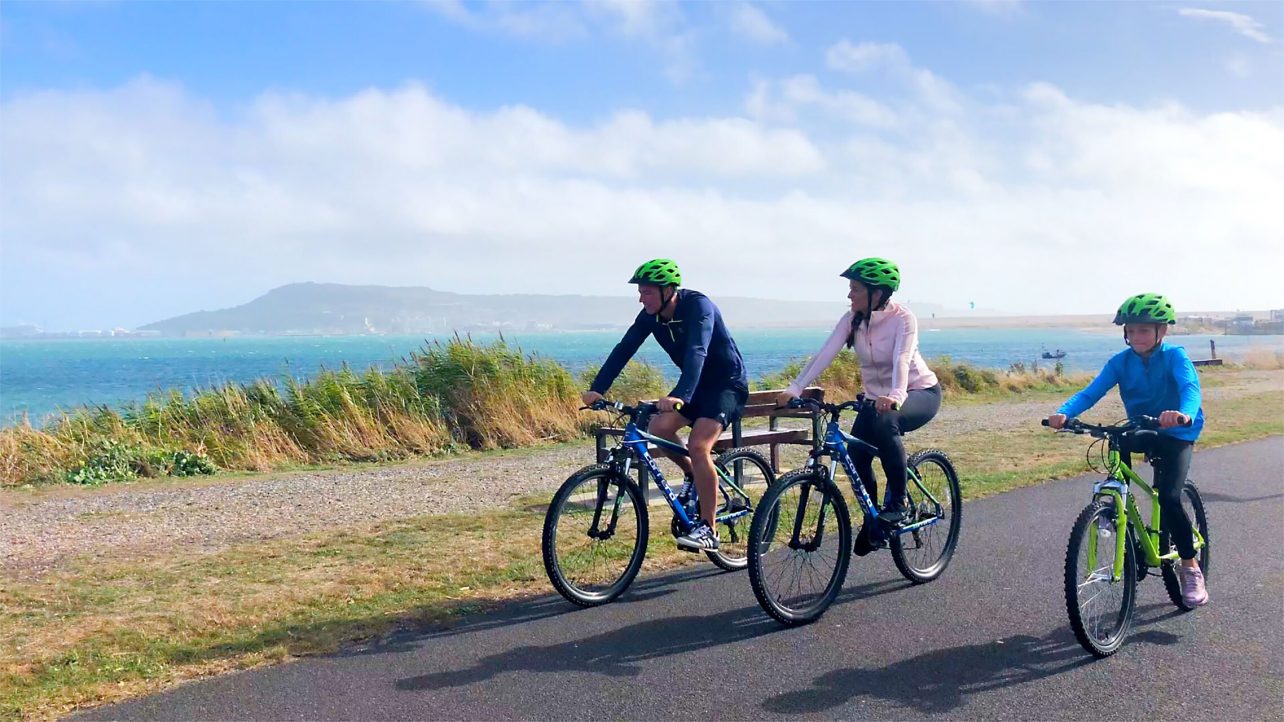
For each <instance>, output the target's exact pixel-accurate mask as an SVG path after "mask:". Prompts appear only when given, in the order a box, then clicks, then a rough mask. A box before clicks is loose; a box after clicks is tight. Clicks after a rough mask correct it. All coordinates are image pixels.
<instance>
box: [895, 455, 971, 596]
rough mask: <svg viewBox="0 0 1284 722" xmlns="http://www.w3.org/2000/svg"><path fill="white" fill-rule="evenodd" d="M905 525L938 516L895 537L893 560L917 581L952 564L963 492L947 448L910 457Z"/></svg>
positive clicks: (961, 517)
mask: <svg viewBox="0 0 1284 722" xmlns="http://www.w3.org/2000/svg"><path fill="white" fill-rule="evenodd" d="M908 466H909V469H910V475H909V484H908V485H907V487H906V492H905V494H906V496H907V497H908V499H907V503H906V504H905V509H906V511H908V512H909V513H908V515H907V516H906V518H905V525H906V526H909V525H911V524H916V523H918V522H922V521H927V520H930V519H936V520H937V521H936V523H935V524H931V525H929V526H925V527H922V528H920V529H917V530H915V531H912V532H907V533H904V534H896V535H894V536H893V537H892V541H891V547H892V561H894V562H896V568H897V569H899V570H900V572H901V574H902V575H903V576H904V577H905V578H906V579H908V580H910V581H911V582H914V583H915V584H923V583H926V582H930V581H932V580H933V579H935V578H937V577H939V576H940V575H941V572H943V571H945V567H947V566H949V563H950V558H951V557H953V556H954V548H955V547H956V546H957V545H958V542H959V530H960V529H961V528H962V521H963V494H962V492H961V491H960V489H959V475H958V473H956V472H955V471H954V465H953V464H951V463H950V458H949V457H948V456H946V455H945V452H943V451H939V450H937V449H924V450H923V451H919V452H916V453H915V454H914V455H913V456H911V457H910V458H909V463H908Z"/></svg>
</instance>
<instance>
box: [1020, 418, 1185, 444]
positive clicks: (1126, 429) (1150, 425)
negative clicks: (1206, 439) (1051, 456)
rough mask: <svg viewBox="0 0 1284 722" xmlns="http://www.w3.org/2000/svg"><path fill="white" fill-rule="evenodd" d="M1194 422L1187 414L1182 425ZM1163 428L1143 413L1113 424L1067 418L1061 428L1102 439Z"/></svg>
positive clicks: (1136, 434) (1140, 434)
mask: <svg viewBox="0 0 1284 722" xmlns="http://www.w3.org/2000/svg"><path fill="white" fill-rule="evenodd" d="M1039 423H1040V424H1042V425H1043V426H1048V420H1047V419H1041V420H1040V421H1039ZM1192 423H1194V419H1192V418H1191V417H1189V416H1187V417H1186V422H1185V423H1183V424H1180V425H1181V426H1190V425H1191V424H1192ZM1161 428H1163V427H1162V426H1160V425H1159V419H1157V418H1156V417H1154V416H1147V415H1145V414H1141V415H1139V416H1134V417H1133V418H1131V419H1128V420H1127V421H1125V422H1124V423H1122V424H1114V425H1111V426H1103V425H1101V424H1089V423H1087V422H1085V421H1080V420H1079V419H1066V422H1065V424H1063V425H1062V426H1061V428H1060V429H1059V430H1060V431H1064V432H1066V433H1069V434H1091V435H1093V436H1095V437H1097V438H1099V439H1100V438H1105V437H1107V436H1113V437H1117V438H1118V437H1123V436H1127V435H1133V436H1151V435H1154V434H1157V433H1159V431H1158V430H1159V429H1161Z"/></svg>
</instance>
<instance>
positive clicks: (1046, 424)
mask: <svg viewBox="0 0 1284 722" xmlns="http://www.w3.org/2000/svg"><path fill="white" fill-rule="evenodd" d="M1039 425H1041V426H1051V424H1049V423H1048V420H1047V419H1039Z"/></svg>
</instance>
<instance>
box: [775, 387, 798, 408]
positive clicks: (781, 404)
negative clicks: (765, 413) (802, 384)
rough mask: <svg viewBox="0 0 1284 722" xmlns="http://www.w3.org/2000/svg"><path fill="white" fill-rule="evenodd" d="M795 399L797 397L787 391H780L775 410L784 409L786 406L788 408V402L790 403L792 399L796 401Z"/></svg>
mask: <svg viewBox="0 0 1284 722" xmlns="http://www.w3.org/2000/svg"><path fill="white" fill-rule="evenodd" d="M796 398H798V397H797V396H794V395H793V394H791V393H789V392H788V391H781V392H780V395H779V396H777V397H776V408H778V409H783V408H785V407H786V406H788V405H789V402H790V401H792V400H793V399H796Z"/></svg>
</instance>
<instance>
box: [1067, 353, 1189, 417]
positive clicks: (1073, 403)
mask: <svg viewBox="0 0 1284 722" xmlns="http://www.w3.org/2000/svg"><path fill="white" fill-rule="evenodd" d="M1116 384H1117V385H1118V386H1119V396H1121V397H1122V398H1123V403H1124V408H1125V409H1127V411H1128V416H1129V417H1133V416H1138V415H1141V414H1146V415H1147V416H1159V414H1161V413H1163V412H1165V411H1180V412H1182V413H1183V414H1185V415H1187V416H1189V417H1191V418H1192V419H1194V421H1193V422H1192V423H1191V425H1190V426H1174V427H1172V428H1171V429H1162V430H1160V432H1159V433H1161V434H1167V435H1169V436H1172V437H1174V438H1177V439H1183V440H1185V441H1194V440H1195V439H1197V438H1199V432H1200V431H1201V430H1203V428H1204V410H1203V409H1202V408H1201V407H1200V391H1199V375H1198V374H1197V373H1196V372H1195V364H1193V363H1191V362H1190V356H1187V355H1186V349H1184V348H1182V347H1181V346H1170V345H1168V344H1167V343H1163V342H1160V344H1159V347H1158V348H1156V349H1155V351H1154V353H1152V354H1151V355H1150V358H1148V359H1143V358H1142V357H1141V356H1139V355H1138V354H1136V353H1134V352H1133V350H1132V349H1125V350H1123V351H1120V352H1119V353H1117V354H1115V355H1114V356H1113V357H1111V359H1110V360H1109V361H1107V362H1106V366H1105V368H1103V369H1101V373H1100V374H1098V375H1097V378H1095V379H1093V380H1092V383H1090V384H1088V387H1087V388H1085V389H1084V390H1083V391H1080V392H1079V393H1077V394H1075V395H1074V396H1071V397H1070V400H1069V401H1066V402H1065V403H1064V404H1062V405H1061V408H1060V409H1058V410H1057V413H1059V414H1065V415H1066V416H1068V417H1070V418H1074V417H1076V416H1078V415H1079V414H1082V413H1083V412H1085V411H1087V410H1088V409H1090V408H1092V406H1093V404H1095V403H1097V402H1098V401H1100V400H1101V397H1102V396H1105V395H1106V392H1108V391H1110V389H1112V388H1114V387H1115V385H1116Z"/></svg>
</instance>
